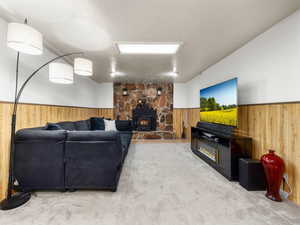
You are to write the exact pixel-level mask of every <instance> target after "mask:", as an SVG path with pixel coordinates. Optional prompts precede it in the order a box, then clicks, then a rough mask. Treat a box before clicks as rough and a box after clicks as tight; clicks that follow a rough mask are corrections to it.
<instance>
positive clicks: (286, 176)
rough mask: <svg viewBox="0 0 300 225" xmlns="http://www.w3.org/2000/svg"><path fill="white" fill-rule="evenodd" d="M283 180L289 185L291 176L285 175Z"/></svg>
mask: <svg viewBox="0 0 300 225" xmlns="http://www.w3.org/2000/svg"><path fill="white" fill-rule="evenodd" d="M283 179H284V180H285V182H286V183H289V175H288V174H287V173H285V174H283Z"/></svg>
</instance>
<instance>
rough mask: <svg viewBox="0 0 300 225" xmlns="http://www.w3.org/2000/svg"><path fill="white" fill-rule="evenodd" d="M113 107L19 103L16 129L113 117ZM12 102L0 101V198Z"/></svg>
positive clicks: (7, 150) (6, 156)
mask: <svg viewBox="0 0 300 225" xmlns="http://www.w3.org/2000/svg"><path fill="white" fill-rule="evenodd" d="M113 111H114V110H113V109H97V108H81V107H68V106H52V105H37V104H21V105H19V108H18V117H17V129H21V128H30V127H37V126H44V125H45V124H46V123H47V122H59V121H76V120H84V119H88V118H90V117H105V118H113V116H114V113H113ZM11 112H12V104H11V103H6V102H0V199H2V198H3V196H5V193H6V187H7V180H8V162H9V140H10V122H11Z"/></svg>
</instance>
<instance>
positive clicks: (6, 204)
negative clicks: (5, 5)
mask: <svg viewBox="0 0 300 225" xmlns="http://www.w3.org/2000/svg"><path fill="white" fill-rule="evenodd" d="M25 23H27V20H25ZM78 54H83V52H72V53H68V54H64V55H60V56H57V57H55V58H53V59H51V60H49V61H48V62H46V63H44V64H43V65H41V66H40V67H38V68H37V69H36V70H35V71H34V72H33V73H32V74H31V75H30V76H28V78H27V79H26V80H25V81H24V83H23V84H22V86H21V88H20V90H18V80H19V60H20V53H19V52H18V53H17V65H16V84H15V88H16V90H15V99H14V105H13V113H12V120H11V133H10V157H9V176H8V187H7V194H6V198H5V199H4V200H3V201H1V202H0V209H2V210H9V209H14V208H17V207H19V206H21V205H23V204H24V203H26V202H27V201H28V200H29V199H30V197H31V194H30V193H25V192H22V193H16V194H14V195H13V193H12V192H13V185H14V180H15V177H14V162H15V135H16V121H17V109H18V104H19V101H20V97H21V95H22V93H23V90H24V88H25V87H26V85H27V84H28V82H29V81H30V80H31V79H32V78H33V77H34V76H36V75H37V74H38V72H39V71H40V70H41V69H43V68H44V67H45V66H47V65H49V64H50V63H52V62H53V61H56V60H58V59H61V58H64V57H67V56H71V55H78Z"/></svg>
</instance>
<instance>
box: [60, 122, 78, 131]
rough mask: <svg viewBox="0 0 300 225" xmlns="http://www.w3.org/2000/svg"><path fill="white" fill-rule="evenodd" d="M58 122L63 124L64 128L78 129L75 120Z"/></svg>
mask: <svg viewBox="0 0 300 225" xmlns="http://www.w3.org/2000/svg"><path fill="white" fill-rule="evenodd" d="M57 124H58V125H59V126H61V127H62V128H63V129H64V130H70V131H73V130H76V127H75V122H59V123H57Z"/></svg>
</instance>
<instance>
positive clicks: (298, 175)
mask: <svg viewBox="0 0 300 225" xmlns="http://www.w3.org/2000/svg"><path fill="white" fill-rule="evenodd" d="M299 115H300V103H285V104H266V105H249V106H241V107H239V126H238V132H239V133H241V134H245V135H248V136H250V137H252V138H253V157H254V158H255V159H260V157H261V156H262V155H263V154H265V153H267V152H268V150H269V149H273V150H275V151H276V153H277V154H278V155H280V156H281V157H282V158H283V160H284V162H285V167H286V173H287V174H288V180H289V183H290V185H291V187H292V189H293V194H292V196H291V197H290V199H291V200H292V201H294V202H295V203H297V204H299V205H300V119H299Z"/></svg>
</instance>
